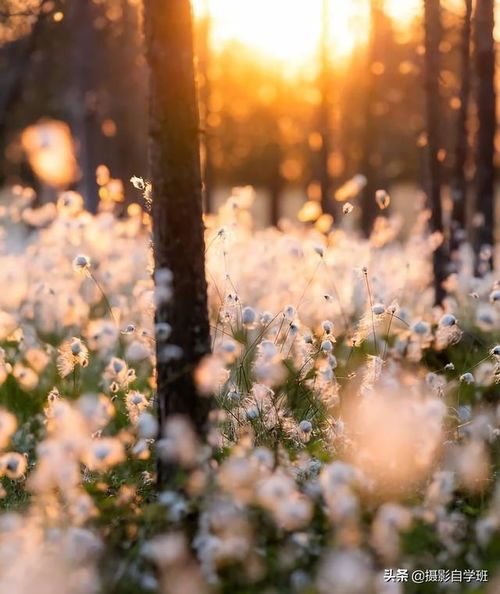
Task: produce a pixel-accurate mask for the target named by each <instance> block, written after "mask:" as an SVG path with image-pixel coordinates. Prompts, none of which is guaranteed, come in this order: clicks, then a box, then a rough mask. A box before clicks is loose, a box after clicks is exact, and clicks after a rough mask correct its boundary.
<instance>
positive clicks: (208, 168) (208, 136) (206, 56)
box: [198, 2, 214, 213]
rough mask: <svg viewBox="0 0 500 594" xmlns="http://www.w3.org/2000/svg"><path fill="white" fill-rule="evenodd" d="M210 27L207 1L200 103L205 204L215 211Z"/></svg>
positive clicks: (205, 208)
mask: <svg viewBox="0 0 500 594" xmlns="http://www.w3.org/2000/svg"><path fill="white" fill-rule="evenodd" d="M210 28H211V16H210V12H209V10H208V2H205V15H204V18H203V21H202V23H201V30H200V51H199V57H198V65H199V70H200V74H201V75H202V81H203V85H202V86H201V89H200V95H201V97H200V103H201V105H202V107H203V132H204V135H203V206H204V210H205V212H208V213H210V212H213V210H214V204H213V183H214V167H213V162H212V134H213V129H212V127H211V126H210V117H209V116H210V95H211V92H212V88H211V80H210V58H211V56H210Z"/></svg>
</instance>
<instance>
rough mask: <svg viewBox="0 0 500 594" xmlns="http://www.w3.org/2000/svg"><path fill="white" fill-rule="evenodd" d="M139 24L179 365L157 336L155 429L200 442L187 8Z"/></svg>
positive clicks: (195, 130)
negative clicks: (188, 426)
mask: <svg viewBox="0 0 500 594" xmlns="http://www.w3.org/2000/svg"><path fill="white" fill-rule="evenodd" d="M144 16H145V28H146V51H147V58H148V62H149V66H150V76H151V78H150V127H149V134H150V155H149V156H150V168H151V181H152V185H153V201H152V217H153V242H154V257H155V269H156V283H157V288H160V289H161V287H158V284H159V282H160V284H161V281H160V280H159V271H162V270H165V269H168V270H170V272H171V273H172V298H171V299H169V300H168V301H167V302H164V301H161V302H159V303H157V310H156V322H157V324H159V323H165V322H166V323H168V324H170V326H171V327H172V332H171V335H170V337H169V338H168V343H169V344H170V345H176V346H177V347H180V348H181V349H182V353H181V354H180V356H179V357H175V358H172V357H169V349H168V345H167V341H166V339H165V338H164V336H163V335H162V333H158V332H157V337H156V339H157V357H158V362H157V382H158V403H159V417H160V428H161V429H162V428H163V427H164V424H165V420H166V418H167V417H168V416H170V415H173V414H182V415H185V416H186V417H188V418H189V419H190V420H191V422H192V423H193V425H194V427H195V428H196V429H197V430H198V432H199V433H200V434H201V433H203V430H204V427H205V424H206V420H207V415H208V411H209V400H208V399H207V398H204V397H201V396H199V394H198V391H197V389H196V385H195V382H194V378H193V372H194V369H195V367H196V366H197V364H198V362H199V361H200V359H201V358H202V357H203V356H204V355H206V354H207V353H209V351H210V334H209V324H208V313H207V286H206V280H205V263H204V241H203V223H202V206H201V191H202V189H201V174H200V155H199V122H198V105H197V99H196V89H195V77H194V65H193V33H192V17H191V6H190V2H189V0H169V1H168V2H165V0H146V1H145V3H144ZM157 327H158V326H157ZM160 471H161V468H160ZM160 480H161V477H160Z"/></svg>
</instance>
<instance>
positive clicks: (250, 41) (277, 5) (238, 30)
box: [193, 0, 421, 66]
mask: <svg viewBox="0 0 500 594" xmlns="http://www.w3.org/2000/svg"><path fill="white" fill-rule="evenodd" d="M420 5H421V3H420V1H419V0H386V11H387V13H388V14H389V15H390V16H391V17H392V18H393V19H394V21H395V22H396V24H397V25H399V26H402V27H406V26H407V25H408V24H409V23H410V22H411V21H412V19H413V18H414V16H415V15H416V14H418V12H419V10H420ZM193 6H194V11H195V14H196V15H197V16H198V17H201V16H203V15H204V14H206V12H207V10H208V11H209V12H210V14H211V15H212V23H211V35H212V40H213V44H214V46H215V47H216V48H221V47H222V46H223V45H224V44H225V43H227V42H228V41H239V42H240V43H242V44H244V45H246V46H247V47H250V48H252V49H253V50H254V51H255V52H256V53H258V54H260V55H262V56H266V57H268V58H269V57H271V58H274V59H276V60H279V61H281V62H285V63H287V65H290V64H292V65H294V66H301V65H304V64H305V63H306V62H308V61H309V60H310V59H311V58H312V57H313V56H315V55H316V54H317V52H318V46H319V40H320V37H321V31H322V13H323V0H308V1H307V2H302V1H296V2H290V0H273V1H272V2H269V0H253V2H242V1H239V2H238V1H235V0H193ZM327 6H328V13H329V18H328V38H329V46H330V51H331V55H332V56H333V57H334V58H337V59H339V58H343V57H345V56H348V55H349V54H350V53H351V52H352V50H353V49H354V48H355V47H356V45H359V44H360V43H364V42H365V41H366V39H367V37H368V35H369V12H370V11H369V0H352V1H351V2H345V0H330V1H329V2H328V3H327Z"/></svg>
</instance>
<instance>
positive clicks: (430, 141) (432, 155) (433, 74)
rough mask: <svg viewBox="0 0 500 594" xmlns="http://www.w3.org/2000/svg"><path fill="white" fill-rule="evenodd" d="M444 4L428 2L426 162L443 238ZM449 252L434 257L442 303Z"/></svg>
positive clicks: (436, 228) (434, 227)
mask: <svg viewBox="0 0 500 594" xmlns="http://www.w3.org/2000/svg"><path fill="white" fill-rule="evenodd" d="M440 12H441V7H440V1H439V0H425V2H424V13H425V15H424V18H425V91H426V93H425V97H426V117H427V159H426V161H427V162H426V180H425V182H426V184H425V185H426V193H427V203H428V207H429V208H430V210H431V217H430V229H431V231H432V232H439V233H441V234H442V235H443V213H442V204H441V165H440V162H439V159H438V153H439V148H440V147H439V142H440V134H439V124H440V118H441V115H440V113H441V104H440V103H441V102H440V98H439V63H440V60H439V43H440V38H441V22H440V16H441V15H440ZM447 260H448V259H447V250H446V244H445V242H444V236H443V241H442V242H441V245H439V247H437V248H436V250H435V251H434V253H433V269H434V290H435V295H434V300H435V303H436V304H440V303H442V301H443V299H444V297H445V295H446V293H445V290H444V288H443V281H444V280H445V279H446V276H447V270H446V269H447V264H448V261H447Z"/></svg>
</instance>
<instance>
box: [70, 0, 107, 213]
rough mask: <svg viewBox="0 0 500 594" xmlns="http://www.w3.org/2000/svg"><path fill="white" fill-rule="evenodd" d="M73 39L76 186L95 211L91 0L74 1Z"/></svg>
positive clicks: (95, 129)
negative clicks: (78, 177) (77, 175)
mask: <svg viewBox="0 0 500 594" xmlns="http://www.w3.org/2000/svg"><path fill="white" fill-rule="evenodd" d="M65 21H66V27H67V30H68V38H69V39H70V40H71V47H70V60H71V81H70V85H69V112H70V125H71V130H72V133H73V135H74V137H75V140H76V143H77V148H78V151H77V152H78V163H79V167H80V179H79V181H78V183H77V189H78V191H79V192H80V193H81V194H82V196H83V198H84V202H85V208H86V209H87V210H89V211H91V212H96V210H97V206H98V203H99V198H98V187H97V182H96V168H97V166H98V165H100V163H99V162H98V160H97V144H98V139H99V128H98V123H97V120H96V113H95V108H96V106H95V97H96V94H95V85H94V82H95V80H94V76H93V75H94V71H95V56H94V51H93V48H94V47H95V35H94V20H93V10H92V2H88V0H72V1H71V2H70V3H69V5H68V14H67V17H66V19H65Z"/></svg>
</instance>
